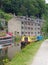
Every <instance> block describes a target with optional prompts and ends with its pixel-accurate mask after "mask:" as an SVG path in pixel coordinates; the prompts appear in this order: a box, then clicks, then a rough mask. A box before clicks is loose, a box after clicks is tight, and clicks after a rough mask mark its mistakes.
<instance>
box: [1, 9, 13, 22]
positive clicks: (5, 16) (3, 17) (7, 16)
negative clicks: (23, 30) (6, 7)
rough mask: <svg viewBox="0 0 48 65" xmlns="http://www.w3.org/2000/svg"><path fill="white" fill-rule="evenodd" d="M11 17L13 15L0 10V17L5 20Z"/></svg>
mask: <svg viewBox="0 0 48 65" xmlns="http://www.w3.org/2000/svg"><path fill="white" fill-rule="evenodd" d="M12 17H13V16H12V14H7V13H5V12H3V11H2V10H0V18H2V19H5V21H8V20H10V19H11V18H12Z"/></svg>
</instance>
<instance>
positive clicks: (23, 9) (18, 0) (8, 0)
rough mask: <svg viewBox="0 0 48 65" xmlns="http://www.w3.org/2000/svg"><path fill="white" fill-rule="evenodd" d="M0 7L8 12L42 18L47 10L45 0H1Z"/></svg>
mask: <svg viewBox="0 0 48 65" xmlns="http://www.w3.org/2000/svg"><path fill="white" fill-rule="evenodd" d="M0 8H1V9H2V10H4V11H5V12H7V13H13V14H14V13H15V14H16V15H22V16H26V15H28V16H36V17H39V18H41V17H42V14H43V13H44V12H45V0H0Z"/></svg>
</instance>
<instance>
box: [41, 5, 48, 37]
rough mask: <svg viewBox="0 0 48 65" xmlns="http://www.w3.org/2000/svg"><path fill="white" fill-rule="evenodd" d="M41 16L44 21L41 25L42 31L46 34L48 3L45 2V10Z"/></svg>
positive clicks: (47, 31) (47, 33)
mask: <svg viewBox="0 0 48 65" xmlns="http://www.w3.org/2000/svg"><path fill="white" fill-rule="evenodd" d="M43 17H44V19H45V21H44V24H43V27H42V31H43V32H44V34H45V35H47V36H48V4H46V12H45V14H44V16H43Z"/></svg>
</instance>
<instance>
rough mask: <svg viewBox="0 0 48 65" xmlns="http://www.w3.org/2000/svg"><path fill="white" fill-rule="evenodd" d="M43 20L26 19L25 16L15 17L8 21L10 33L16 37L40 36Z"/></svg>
mask: <svg viewBox="0 0 48 65" xmlns="http://www.w3.org/2000/svg"><path fill="white" fill-rule="evenodd" d="M42 22H43V20H42V19H39V18H32V17H25V16H14V18H12V19H11V20H10V21H8V31H9V32H12V33H13V34H14V35H20V36H22V35H30V36H32V35H40V34H41V26H42Z"/></svg>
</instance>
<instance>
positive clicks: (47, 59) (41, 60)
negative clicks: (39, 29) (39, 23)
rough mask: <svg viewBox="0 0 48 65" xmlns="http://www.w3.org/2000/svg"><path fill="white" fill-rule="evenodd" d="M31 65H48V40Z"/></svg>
mask: <svg viewBox="0 0 48 65" xmlns="http://www.w3.org/2000/svg"><path fill="white" fill-rule="evenodd" d="M31 65H48V39H47V40H45V41H44V42H43V43H42V45H41V47H40V49H39V50H38V52H37V54H36V56H35V58H34V60H33V62H32V64H31Z"/></svg>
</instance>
